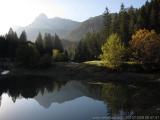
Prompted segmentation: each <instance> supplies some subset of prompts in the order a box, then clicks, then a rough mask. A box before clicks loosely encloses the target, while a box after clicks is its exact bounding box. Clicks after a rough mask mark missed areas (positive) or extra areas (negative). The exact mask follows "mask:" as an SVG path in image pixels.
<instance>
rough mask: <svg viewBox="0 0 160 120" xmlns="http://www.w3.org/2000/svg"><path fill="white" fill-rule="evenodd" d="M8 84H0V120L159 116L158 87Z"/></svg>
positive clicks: (34, 81) (36, 81) (45, 82)
mask: <svg viewBox="0 0 160 120" xmlns="http://www.w3.org/2000/svg"><path fill="white" fill-rule="evenodd" d="M41 79H43V80H41ZM9 81H10V82H9ZM9 81H4V82H2V84H0V96H1V97H0V120H108V119H110V118H111V117H117V119H122V120H123V119H125V118H126V117H128V116H134V115H160V87H159V85H157V84H156V85H122V84H114V83H105V84H93V83H88V82H79V81H68V82H53V81H52V82H51V81H49V80H47V78H38V79H37V78H36V79H33V78H32V79H31V78H25V80H24V79H20V80H16V79H11V80H9ZM39 81H41V82H39Z"/></svg>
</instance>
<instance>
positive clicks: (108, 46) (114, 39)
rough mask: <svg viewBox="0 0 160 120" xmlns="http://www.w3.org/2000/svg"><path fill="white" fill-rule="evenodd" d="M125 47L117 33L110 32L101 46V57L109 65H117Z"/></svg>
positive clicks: (120, 61)
mask: <svg viewBox="0 0 160 120" xmlns="http://www.w3.org/2000/svg"><path fill="white" fill-rule="evenodd" d="M124 55H125V47H124V45H123V44H122V42H121V40H120V37H119V36H118V35H117V34H112V35H110V36H109V38H108V39H107V40H106V43H105V44H104V45H103V46H102V54H101V56H100V57H101V59H102V60H103V61H104V62H105V63H106V65H109V66H111V67H118V66H119V65H121V63H122V62H123V57H124Z"/></svg>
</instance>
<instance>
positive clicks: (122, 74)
mask: <svg viewBox="0 0 160 120" xmlns="http://www.w3.org/2000/svg"><path fill="white" fill-rule="evenodd" d="M10 76H46V77H50V78H52V79H54V80H65V81H66V80H82V81H114V82H127V83H130V82H132V83H133V82H135V83H136V82H157V81H156V80H157V79H159V78H160V75H159V73H142V72H141V73H136V72H129V71H127V70H126V71H119V70H117V71H115V70H113V69H111V68H107V67H104V64H103V62H101V61H88V62H84V63H64V62H59V63H55V64H53V65H52V67H50V68H48V69H45V70H43V69H25V68H13V69H12V70H11V73H10Z"/></svg>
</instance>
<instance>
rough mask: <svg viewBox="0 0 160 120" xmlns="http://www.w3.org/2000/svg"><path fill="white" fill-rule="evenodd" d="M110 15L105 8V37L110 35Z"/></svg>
mask: <svg viewBox="0 0 160 120" xmlns="http://www.w3.org/2000/svg"><path fill="white" fill-rule="evenodd" d="M111 21H112V18H111V14H110V13H109V9H108V8H107V7H106V10H105V12H104V31H105V34H106V36H109V34H110V25H111Z"/></svg>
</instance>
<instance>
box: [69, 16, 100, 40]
mask: <svg viewBox="0 0 160 120" xmlns="http://www.w3.org/2000/svg"><path fill="white" fill-rule="evenodd" d="M102 29H103V16H102V15H100V16H96V17H92V18H90V19H88V20H86V21H84V22H83V23H81V25H80V26H79V27H77V28H76V29H74V30H73V31H72V32H71V33H70V34H69V35H68V36H67V39H68V40H71V41H79V40H80V39H81V38H82V37H83V36H84V35H85V34H86V33H88V32H99V31H101V30H102Z"/></svg>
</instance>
